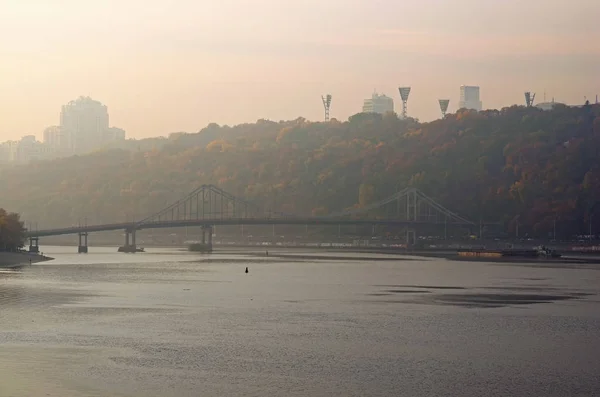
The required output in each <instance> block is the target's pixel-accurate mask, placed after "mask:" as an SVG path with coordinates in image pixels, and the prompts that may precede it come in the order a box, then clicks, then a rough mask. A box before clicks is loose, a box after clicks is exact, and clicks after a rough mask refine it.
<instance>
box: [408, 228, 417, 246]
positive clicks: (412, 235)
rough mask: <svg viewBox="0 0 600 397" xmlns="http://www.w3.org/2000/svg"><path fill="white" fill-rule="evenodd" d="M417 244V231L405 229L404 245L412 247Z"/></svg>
mask: <svg viewBox="0 0 600 397" xmlns="http://www.w3.org/2000/svg"><path fill="white" fill-rule="evenodd" d="M416 244H417V231H416V230H415V229H411V228H408V229H406V246H407V247H414V246H415V245H416Z"/></svg>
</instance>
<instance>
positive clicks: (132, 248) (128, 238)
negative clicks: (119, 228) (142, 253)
mask: <svg viewBox="0 0 600 397" xmlns="http://www.w3.org/2000/svg"><path fill="white" fill-rule="evenodd" d="M135 232H136V230H135V229H125V245H124V246H122V247H119V252H125V253H135V252H138V248H137V245H136V242H135Z"/></svg>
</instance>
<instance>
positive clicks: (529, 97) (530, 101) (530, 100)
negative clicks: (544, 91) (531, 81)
mask: <svg viewBox="0 0 600 397" xmlns="http://www.w3.org/2000/svg"><path fill="white" fill-rule="evenodd" d="M534 99H535V92H534V93H533V95H531V92H529V91H527V92H526V93H525V104H526V105H527V107H528V108H530V107H532V106H533V100H534Z"/></svg>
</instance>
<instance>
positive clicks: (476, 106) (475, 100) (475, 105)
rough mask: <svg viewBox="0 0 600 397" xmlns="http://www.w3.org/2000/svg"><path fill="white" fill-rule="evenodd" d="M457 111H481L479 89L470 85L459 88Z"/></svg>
mask: <svg viewBox="0 0 600 397" xmlns="http://www.w3.org/2000/svg"><path fill="white" fill-rule="evenodd" d="M458 108H459V109H472V110H477V111H478V112H479V111H481V109H482V104H481V100H480V99H479V87H478V86H470V85H461V86H460V101H459V102H458Z"/></svg>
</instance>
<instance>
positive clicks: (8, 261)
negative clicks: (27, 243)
mask: <svg viewBox="0 0 600 397" xmlns="http://www.w3.org/2000/svg"><path fill="white" fill-rule="evenodd" d="M52 259H54V258H51V257H49V256H44V255H40V254H35V253H29V252H0V268H3V269H7V268H14V267H21V266H27V265H29V264H34V263H39V262H46V261H51V260H52ZM30 261H31V262H30Z"/></svg>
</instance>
